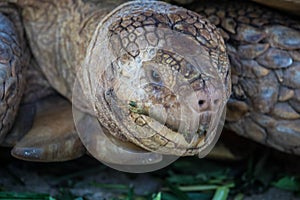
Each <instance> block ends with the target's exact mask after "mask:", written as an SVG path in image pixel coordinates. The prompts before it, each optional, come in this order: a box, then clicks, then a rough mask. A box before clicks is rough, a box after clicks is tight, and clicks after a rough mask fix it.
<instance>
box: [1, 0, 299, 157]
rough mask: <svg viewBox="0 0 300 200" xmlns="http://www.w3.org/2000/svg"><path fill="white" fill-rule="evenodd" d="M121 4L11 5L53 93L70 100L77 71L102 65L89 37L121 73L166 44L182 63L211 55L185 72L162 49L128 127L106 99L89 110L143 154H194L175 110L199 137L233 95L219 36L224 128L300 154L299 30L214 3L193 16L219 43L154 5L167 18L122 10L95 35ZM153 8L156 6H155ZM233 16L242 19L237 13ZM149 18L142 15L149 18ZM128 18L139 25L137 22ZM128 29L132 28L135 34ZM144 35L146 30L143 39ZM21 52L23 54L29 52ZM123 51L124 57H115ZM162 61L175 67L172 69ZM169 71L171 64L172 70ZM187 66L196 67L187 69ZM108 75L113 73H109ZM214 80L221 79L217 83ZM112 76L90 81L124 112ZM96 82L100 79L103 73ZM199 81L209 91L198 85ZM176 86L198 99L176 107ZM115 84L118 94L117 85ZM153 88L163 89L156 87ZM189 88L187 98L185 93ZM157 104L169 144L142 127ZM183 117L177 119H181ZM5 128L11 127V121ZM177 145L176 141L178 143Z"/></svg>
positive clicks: (192, 22) (196, 144)
mask: <svg viewBox="0 0 300 200" xmlns="http://www.w3.org/2000/svg"><path fill="white" fill-rule="evenodd" d="M122 2H124V1H121V0H119V1H101V2H96V1H95V2H94V1H77V2H75V3H74V2H72V1H69V0H63V1H59V2H55V1H54V2H52V1H43V2H37V1H33V0H20V1H13V3H15V5H16V6H18V7H19V8H20V9H21V10H22V11H21V17H22V22H23V24H24V27H25V30H26V34H27V38H28V43H29V46H30V49H31V51H32V54H33V57H34V59H35V60H36V62H37V64H38V66H39V67H40V69H41V71H42V72H43V74H44V75H45V77H46V78H47V80H48V81H49V83H50V85H51V86H52V87H53V88H54V89H55V90H57V91H58V92H59V93H60V94H62V95H63V96H65V97H67V98H68V99H69V100H72V89H73V85H74V82H75V80H76V78H75V77H76V73H77V72H78V71H80V70H79V69H80V66H81V65H82V64H83V60H85V58H86V55H88V54H92V55H91V57H92V56H93V55H95V56H98V57H101V56H103V52H99V51H90V52H88V54H86V50H87V49H88V45H89V44H90V42H91V44H93V42H96V40H95V37H96V38H97V37H100V38H101V37H104V38H110V40H109V42H110V44H112V45H111V46H110V48H106V49H105V51H107V52H105V54H106V55H107V57H109V56H113V55H114V56H115V58H116V57H117V58H118V59H121V61H124V60H125V63H127V64H128V63H130V62H131V63H132V62H133V60H134V59H133V58H136V56H137V55H138V54H141V55H142V53H141V52H138V51H136V47H140V48H141V49H142V48H143V45H144V44H143V42H145V41H146V43H147V44H146V45H150V46H152V47H157V46H158V47H159V48H161V49H163V48H162V47H163V46H162V45H163V44H159V42H160V41H164V40H166V38H169V39H170V41H171V43H173V48H174V49H172V51H173V52H176V53H177V54H179V55H187V56H188V55H189V54H190V53H191V49H192V50H195V49H198V48H199V49H200V50H199V51H201V54H202V55H207V57H208V58H209V59H208V61H203V62H204V63H205V64H204V65H203V66H201V64H200V62H201V60H198V62H197V61H195V63H189V62H187V61H185V60H182V59H181V58H178V57H177V58H176V56H173V55H172V52H171V53H170V52H168V51H165V50H162V51H156V52H155V56H153V57H152V58H151V59H150V60H148V61H145V62H144V63H143V67H142V68H143V70H142V73H140V74H139V77H138V79H139V80H142V79H145V80H147V81H146V82H151V83H152V84H150V85H148V86H147V87H148V88H147V87H145V88H143V89H144V90H145V91H147V92H146V93H147V96H146V97H145V98H140V97H139V96H133V100H134V101H133V102H134V104H131V105H134V106H133V107H134V108H131V109H130V110H129V113H131V114H130V115H128V114H127V115H126V117H127V118H124V119H125V120H124V119H123V120H122V123H121V121H120V120H119V119H118V118H117V117H116V112H112V111H111V110H110V108H111V107H114V106H115V105H112V104H110V103H107V102H106V101H105V99H106V100H107V96H105V95H104V93H100V94H99V95H98V96H97V98H98V99H97V100H98V101H96V103H95V105H94V106H95V107H96V110H97V113H96V115H97V117H98V119H99V121H100V122H101V124H102V126H103V127H105V128H106V129H107V130H108V131H109V132H110V133H111V134H112V135H114V136H115V137H116V138H118V139H120V140H123V141H130V142H132V143H135V144H136V145H138V146H141V147H143V148H144V149H147V150H151V151H158V152H160V153H173V154H175V155H194V154H197V152H198V151H199V148H200V147H202V146H203V135H201V134H197V135H196V136H195V135H190V134H187V135H185V134H184V133H185V131H186V130H185V131H183V132H180V131H179V130H178V128H179V127H178V122H179V121H180V117H182V116H181V114H182V113H180V112H179V111H178V110H184V112H185V113H189V112H191V111H192V110H193V111H194V112H195V113H197V114H196V115H197V116H200V117H199V119H200V121H201V123H203V124H201V123H200V124H199V123H197V126H195V127H194V124H195V123H194V122H193V121H189V120H190V119H188V118H186V119H187V124H188V126H187V127H192V129H196V130H197V131H196V132H197V133H198V130H199V129H198V128H197V127H198V126H199V125H203V126H205V125H206V124H209V122H210V119H211V118H215V116H216V114H218V113H213V112H211V111H214V110H216V108H217V107H218V106H220V104H219V103H218V101H215V100H218V99H222V100H223V99H226V97H228V96H229V94H230V90H231V83H230V74H229V69H228V67H229V63H228V60H227V56H226V53H225V46H224V43H223V40H222V38H221V35H222V36H223V37H224V39H225V41H226V45H227V51H228V53H229V58H230V61H231V65H232V79H233V82H232V88H233V94H232V96H231V99H230V101H229V102H228V106H227V107H228V110H229V113H228V115H227V127H229V128H230V129H232V130H234V131H236V132H237V133H239V134H243V135H245V136H247V137H250V138H252V139H255V140H256V141H259V142H261V143H264V144H268V145H271V146H273V147H275V148H277V149H280V150H283V151H286V152H290V153H295V154H299V153H300V152H299V149H298V145H299V141H300V138H299V137H300V130H299V128H300V125H298V124H299V123H298V120H299V118H300V115H299V114H298V110H297V108H298V107H299V106H298V104H299V103H297V102H298V99H299V98H297V97H299V95H298V93H299V92H298V88H299V87H300V86H298V81H297V80H300V79H299V77H298V78H297V72H299V71H300V69H299V63H298V62H299V48H300V47H299V40H300V36H299V23H297V21H292V20H289V19H286V18H284V17H281V16H279V15H278V16H277V15H276V16H275V14H273V13H272V14H271V12H268V11H264V10H263V9H260V8H259V7H257V8H256V7H255V6H254V5H252V4H250V5H249V4H247V5H245V7H244V8H242V7H240V6H237V7H236V8H235V7H234V3H233V5H229V4H227V5H228V7H226V6H223V7H222V5H220V4H216V5H203V4H195V5H193V6H192V7H191V9H193V10H195V11H197V12H199V13H201V14H202V16H206V17H207V18H208V20H210V21H211V22H212V23H213V24H215V25H216V26H218V29H219V31H220V32H221V35H220V34H219V33H218V31H217V29H216V28H215V27H214V26H212V25H210V24H209V23H208V22H207V21H206V19H205V18H204V17H202V16H199V15H197V14H195V13H193V12H190V11H187V10H185V9H182V8H178V7H172V6H169V5H166V4H163V3H161V4H160V3H158V4H157V8H160V9H161V10H164V9H165V10H168V12H169V13H167V14H164V13H163V12H162V13H155V12H156V11H155V10H154V9H153V7H151V5H150V6H147V5H146V4H145V5H144V6H139V5H136V7H134V6H132V7H130V6H129V7H128V6H127V7H126V6H124V7H123V8H122V9H120V10H118V12H119V16H110V17H111V18H106V20H104V22H103V24H104V26H103V27H101V28H99V27H98V29H97V25H98V23H99V22H100V21H101V20H102V19H103V18H104V17H105V16H106V15H107V14H108V13H109V12H110V11H111V10H112V9H113V8H115V7H116V6H117V5H119V4H120V3H122ZM153 4H155V3H154V2H153ZM235 5H237V4H235ZM238 5H240V3H239V4H238ZM164 6H165V7H164ZM200 6H201V7H200ZM131 8H133V9H136V13H135V14H129V15H128V14H126V11H128V9H129V10H130V9H131ZM163 8H164V9H163ZM234 9H236V10H239V11H234ZM146 10H147V12H145V11H146ZM158 10H159V9H158ZM142 11H143V12H142ZM262 13H264V15H263V16H261V15H262ZM266 13H267V14H266ZM268 13H269V14H268ZM132 15H133V16H134V15H136V16H135V17H133V16H132ZM110 19H113V20H110ZM132 24H134V26H131V25H132ZM151 26H152V27H160V26H162V27H163V28H166V29H169V30H170V29H172V30H174V31H175V32H180V33H183V34H185V35H187V36H189V37H188V38H190V39H189V40H188V41H187V43H186V42H185V41H184V42H182V41H181V40H178V38H176V37H174V38H172V37H171V36H170V37H169V35H168V37H166V35H162V36H160V35H159V34H157V32H153V31H152V30H151ZM138 27H141V28H142V32H141V35H135V37H137V38H139V39H140V40H135V41H134V42H132V43H130V44H128V42H126V40H130V35H126V34H127V33H129V32H131V31H133V30H136V29H137V28H138ZM146 27H150V28H149V30H147V28H146ZM95 30H97V31H100V30H101V31H102V32H101V31H100V33H101V34H100V35H99V36H97V34H96V33H95V34H94V39H92V35H93V33H94V31H95ZM105 30H106V32H105ZM121 30H125V32H127V33H126V34H125V35H124V34H121ZM146 33H154V36H149V37H150V38H147V34H146ZM114 35H117V36H118V38H117V39H114ZM149 35H151V34H149ZM281 35H283V36H281ZM279 36H280V37H279ZM290 38H292V39H290ZM1 44H2V43H1ZM187 44H188V45H187ZM159 45H161V46H159ZM91 46H92V45H91ZM194 46H196V48H194ZM108 47H109V46H108ZM197 47H198V48H197ZM159 48H158V49H159ZM189 48H190V49H189ZM91 49H92V47H89V50H91ZM96 50H97V49H96ZM23 51H24V52H25V47H24V48H23ZM122 51H124V52H125V53H124V54H120V55H116V54H118V52H122ZM91 52H93V53H95V52H96V53H95V54H93V53H91ZM1 55H2V54H1ZM128 57H129V59H128ZM92 58H95V57H92ZM168 58H171V59H169V60H168ZM273 58H275V60H273ZM176 59H177V60H176ZM199 59H202V58H201V57H200V58H199ZM93 61H94V62H96V61H95V59H94V60H91V63H92V64H93ZM103 62H104V61H102V60H101V61H100V63H101V64H103V65H104V66H106V65H105V62H104V63H103ZM110 62H111V61H110ZM172 62H174V63H175V62H176V63H177V66H176V65H174V64H173V63H172ZM84 64H86V63H84ZM84 64H83V65H84ZM112 65H114V63H112ZM160 65H162V66H160ZM91 66H95V65H91ZM158 66H159V67H158ZM188 66H192V68H189V67H188ZM172 67H173V68H172ZM170 68H171V70H170ZM191 69H192V70H191ZM208 69H214V70H212V72H211V73H209V75H210V76H208V77H215V79H207V78H205V77H201V76H199V73H200V72H201V70H204V71H205V72H206V74H207V72H208ZM189 70H191V71H192V72H193V73H188V75H187V76H185V74H186V73H187V71H189ZM174 71H177V73H178V75H177V76H178V77H180V78H178V79H176V81H173V82H174V83H172V80H173V79H175V77H176V76H174V75H172V72H174ZM96 72H97V73H98V72H99V71H96ZM108 72H109V73H111V74H112V72H113V70H111V71H110V70H109V71H108ZM215 72H218V75H216V74H215ZM109 73H108V74H105V76H104V78H102V79H100V81H99V80H98V81H95V82H94V83H97V84H100V85H102V86H101V87H100V86H97V85H96V86H95V88H102V87H103V88H102V89H103V91H108V89H110V88H114V94H113V95H112V96H114V97H116V98H111V99H118V100H121V104H117V105H119V107H120V105H121V107H122V105H124V104H122V102H124V101H127V100H128V99H127V97H126V95H125V96H123V95H124V93H122V92H121V91H124V89H126V88H122V87H116V86H117V82H112V83H113V85H109V84H111V83H109V84H107V82H106V81H107V78H108V77H109V76H110V75H111V74H109ZM20 74H21V73H20ZM116 74H117V77H118V79H117V80H119V81H120V80H122V81H123V83H124V82H125V83H126V84H128V86H130V87H132V88H135V89H138V88H139V85H138V84H136V83H134V82H133V83H128V82H127V81H125V79H124V80H123V79H122V76H120V74H118V72H116ZM99 75H103V72H101V70H100V72H99ZM131 75H132V74H131ZM193 76H194V77H193ZM99 77H100V76H99ZM123 78H124V77H123ZM195 78H196V79H195ZM204 80H205V81H204ZM122 81H120V82H122ZM203 82H204V83H205V84H204V85H205V86H201V83H203ZM162 83H163V84H162ZM182 83H188V88H189V89H191V93H193V94H194V97H191V98H190V93H187V94H185V96H187V97H188V98H187V100H188V101H187V102H184V103H183V101H182V100H181V99H176V98H175V100H174V101H172V98H174V97H173V96H176V94H177V93H178V92H179V91H180V87H181V85H182ZM215 83H218V84H215ZM119 85H121V86H122V84H119ZM153 85H158V86H159V87H153ZM183 85H184V84H183ZM219 86H221V87H219ZM83 87H84V86H83ZM20 88H21V86H20ZM189 89H188V90H186V91H189ZM106 94H107V93H106ZM153 94H155V95H153ZM157 94H158V95H157ZM17 96H18V97H19V100H17V101H16V102H15V103H11V104H10V105H16V106H17V105H18V101H20V96H21V92H20V94H18V95H17ZM170 98H171V99H170ZM116 102H118V101H116ZM156 102H164V103H163V105H164V107H165V108H167V107H168V108H169V107H171V109H169V110H168V112H169V113H171V117H170V118H168V117H167V118H164V119H161V116H159V115H155V114H154V115H152V116H151V117H152V118H153V119H154V120H156V121H160V120H162V121H163V122H166V124H165V125H166V127H167V129H166V133H165V135H169V136H167V137H162V136H161V135H159V134H158V133H157V132H155V130H152V129H151V127H150V128H149V127H146V126H145V125H148V126H149V124H150V122H151V120H150V118H149V111H148V113H147V108H146V107H145V106H144V105H147V104H151V105H154V104H155V103H156ZM73 103H75V104H76V106H77V107H82V106H84V104H85V102H82V101H80V100H76V97H75V99H74V97H73ZM178 104H179V105H180V106H181V107H180V109H179V108H178V107H176V106H173V107H172V105H178ZM108 105H110V106H108ZM136 105H138V106H136ZM116 107H118V106H116ZM136 108H142V110H143V112H139V111H137V110H136ZM15 110H16V109H15ZM145 110H146V112H145ZM154 110H155V108H154ZM5 112H7V111H5ZM14 112H15V111H14ZM126 112H128V110H121V112H120V113H122V114H123V115H122V117H124V114H126ZM0 114H1V113H0ZM185 115H186V114H183V116H185ZM186 116H187V115H186ZM9 121H10V122H12V121H13V116H12V117H11V118H10V120H9ZM196 121H197V120H196ZM207 121H208V122H207ZM136 124H137V125H138V126H140V127H142V128H141V129H142V130H143V131H144V130H147V134H149V135H150V136H151V137H150V136H149V137H148V138H147V139H143V137H141V136H139V135H132V134H131V133H132V132H135V131H137V129H136V126H135V125H136ZM10 126H11V125H10ZM10 126H7V127H8V128H6V129H5V130H4V131H3V133H2V135H5V134H6V133H7V130H8V129H9V127H10ZM215 126H216V125H215ZM199 127H200V126H199ZM128 130H131V131H128ZM151 131H152V132H151ZM282 131H283V132H282ZM200 132H201V130H200ZM138 133H139V132H138ZM165 135H164V136H165ZM3 137H4V136H3ZM178 138H180V139H179V141H178ZM201 141H202V142H201ZM189 142H191V143H189ZM186 143H188V144H186Z"/></svg>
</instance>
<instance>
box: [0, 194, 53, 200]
mask: <svg viewBox="0 0 300 200" xmlns="http://www.w3.org/2000/svg"><path fill="white" fill-rule="evenodd" d="M0 199H33V200H39V199H40V200H55V199H54V198H53V197H51V196H50V195H49V194H39V193H28V192H24V193H17V192H0Z"/></svg>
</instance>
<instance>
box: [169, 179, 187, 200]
mask: <svg viewBox="0 0 300 200" xmlns="http://www.w3.org/2000/svg"><path fill="white" fill-rule="evenodd" d="M166 184H167V186H168V187H169V188H170V191H171V192H172V193H173V194H175V195H176V197H178V199H180V200H191V199H190V198H189V197H188V196H187V194H185V193H184V192H183V191H181V190H180V189H179V188H178V186H176V185H173V184H171V183H169V182H166Z"/></svg>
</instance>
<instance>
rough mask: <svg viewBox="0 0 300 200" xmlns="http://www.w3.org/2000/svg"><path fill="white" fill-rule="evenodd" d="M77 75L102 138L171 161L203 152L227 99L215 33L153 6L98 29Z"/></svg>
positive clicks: (119, 14) (195, 19)
mask: <svg viewBox="0 0 300 200" xmlns="http://www.w3.org/2000/svg"><path fill="white" fill-rule="evenodd" d="M82 76H83V78H82V81H81V85H84V86H83V87H84V91H85V94H86V96H87V97H88V99H89V101H90V102H91V103H90V104H91V105H92V108H93V111H94V112H95V116H96V118H97V119H98V120H99V122H100V123H101V126H102V127H103V129H105V131H106V132H107V133H109V134H111V135H112V136H113V138H118V140H121V141H128V142H130V143H133V144H135V145H136V146H138V147H141V148H142V149H145V150H147V151H152V152H156V153H161V154H170V155H176V156H183V155H195V154H199V155H201V152H207V151H205V150H206V149H208V148H209V147H210V146H211V144H212V143H213V141H214V138H217V137H216V135H218V134H216V132H217V131H216V130H217V127H218V123H219V120H220V117H221V115H222V112H223V110H224V106H225V103H226V101H227V99H228V97H229V94H230V76H229V64H228V58H227V54H226V51H225V45H224V42H223V40H222V38H221V36H220V34H219V33H218V31H217V30H216V27H214V26H213V25H211V24H210V23H209V22H208V21H207V20H205V19H203V17H202V16H200V15H198V14H196V13H194V12H191V11H189V10H186V9H184V8H180V7H177V6H172V5H169V4H167V3H163V2H156V1H149V2H147V1H146V2H129V3H126V4H123V5H121V6H120V7H118V8H117V9H115V10H114V11H113V12H111V13H110V14H109V15H108V16H107V17H106V18H105V19H104V20H103V21H102V22H101V23H100V24H99V25H98V27H97V30H96V31H95V33H94V37H93V39H92V41H91V43H90V46H89V49H88V51H87V57H86V61H85V65H84V68H83V73H82ZM84 80H86V81H84Z"/></svg>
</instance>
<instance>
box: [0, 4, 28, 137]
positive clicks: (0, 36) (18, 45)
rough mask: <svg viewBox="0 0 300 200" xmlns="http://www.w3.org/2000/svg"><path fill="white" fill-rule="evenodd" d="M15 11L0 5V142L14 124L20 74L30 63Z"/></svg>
mask: <svg viewBox="0 0 300 200" xmlns="http://www.w3.org/2000/svg"><path fill="white" fill-rule="evenodd" d="M14 9H15V8H13V7H11V6H9V5H7V4H5V3H1V2H0V121H1V123H0V142H2V141H3V139H4V137H5V136H6V134H7V133H8V131H9V130H10V128H11V127H12V125H13V122H14V118H15V116H16V113H17V110H18V107H19V104H20V101H21V97H22V94H23V90H24V76H23V74H22V73H23V72H24V71H25V68H26V66H27V65H28V62H29V60H28V58H27V57H28V53H27V52H26V51H25V44H24V41H23V40H24V39H23V37H24V36H23V29H22V27H21V24H20V19H19V15H18V13H17V12H16V11H15V10H14ZM2 11H3V12H2ZM1 12H2V14H1ZM6 15H7V16H6Z"/></svg>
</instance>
